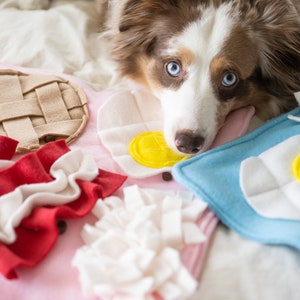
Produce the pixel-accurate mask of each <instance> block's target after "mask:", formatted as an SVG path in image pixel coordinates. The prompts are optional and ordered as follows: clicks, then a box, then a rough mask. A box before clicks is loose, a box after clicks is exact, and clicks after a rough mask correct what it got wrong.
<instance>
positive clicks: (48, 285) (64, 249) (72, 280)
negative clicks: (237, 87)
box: [0, 65, 253, 300]
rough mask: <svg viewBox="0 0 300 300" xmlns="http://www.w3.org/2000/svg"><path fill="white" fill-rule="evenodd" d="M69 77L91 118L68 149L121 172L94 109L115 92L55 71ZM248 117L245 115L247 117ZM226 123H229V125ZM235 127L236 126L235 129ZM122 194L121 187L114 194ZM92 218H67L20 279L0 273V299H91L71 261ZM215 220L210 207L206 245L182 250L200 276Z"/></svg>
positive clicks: (156, 183)
mask: <svg viewBox="0 0 300 300" xmlns="http://www.w3.org/2000/svg"><path fill="white" fill-rule="evenodd" d="M0 68H1V69H14V70H19V71H22V72H24V73H39V74H49V73H51V74H53V72H51V71H46V70H40V69H36V70H34V69H26V68H21V67H15V66H10V65H0ZM55 75H58V76H61V77H64V78H67V79H69V80H70V81H72V82H73V83H75V84H77V85H78V86H81V87H82V88H83V89H84V91H85V93H86V95H87V97H88V100H89V113H90V119H89V122H88V124H87V127H86V128H85V130H84V132H83V134H82V135H81V136H80V137H79V138H78V139H77V140H76V141H75V142H74V143H73V144H71V145H70V148H71V149H76V148H80V149H82V150H83V151H84V153H89V154H92V155H93V157H94V158H95V160H96V162H97V165H98V167H99V168H100V169H104V170H107V171H110V172H114V173H121V170H120V168H119V167H118V165H117V164H116V163H115V162H114V161H113V160H112V159H111V157H110V154H109V153H108V151H107V150H106V149H105V148H104V147H103V145H102V144H101V141H100V140H99V138H98V135H97V128H96V124H97V112H98V109H99V108H100V107H101V105H102V104H103V103H104V102H105V101H106V99H107V98H108V97H109V96H110V95H112V93H114V91H112V90H111V91H103V92H96V91H94V90H93V89H92V88H90V87H89V86H88V85H87V84H86V83H84V82H82V81H80V80H78V79H76V78H73V77H70V76H67V75H64V74H55ZM245 115H247V116H252V115H253V114H252V115H251V113H249V111H248V112H247V113H245ZM245 115H242V117H241V120H242V121H243V123H244V121H245V120H244V119H245ZM249 118H250V117H248V119H249ZM228 126H229V125H228ZM247 126H248V123H245V125H244V127H243V128H241V126H233V127H232V126H229V127H230V130H228V128H229V127H227V126H224V130H223V133H222V134H220V135H219V137H218V139H219V142H218V140H217V141H216V142H215V145H219V144H222V143H224V142H226V141H229V140H231V139H233V138H235V137H237V136H239V135H242V134H243V133H244V132H245V128H247ZM235 128H236V129H235ZM132 184H137V185H139V186H140V187H148V188H159V189H182V187H181V186H180V185H179V184H177V183H176V182H174V181H170V182H166V181H163V180H162V177H161V175H157V176H153V177H150V178H146V179H132V178H128V179H127V181H126V183H125V186H128V185H132ZM117 194H118V195H119V196H120V195H122V190H119V191H118V193H117ZM94 221H95V220H94V218H93V217H92V216H91V215H89V216H87V217H84V218H82V219H80V220H69V221H67V225H68V227H67V231H66V232H65V233H64V234H63V235H62V236H60V237H59V238H58V241H57V243H56V245H55V246H54V248H53V249H52V251H51V252H50V254H49V255H48V256H47V257H46V258H45V259H44V260H43V261H42V262H41V263H40V264H39V265H38V266H36V267H35V268H34V269H30V270H26V269H20V270H18V274H19V279H17V280H13V281H8V280H7V279H5V278H3V277H1V276H0V290H1V297H3V299H8V300H9V299H23V300H27V299H28V300H29V299H30V300H35V299H56V300H66V299H72V300H77V299H78V300H79V299H80V300H90V299H94V298H87V297H84V296H83V295H82V292H81V289H80V285H79V281H78V273H77V271H76V270H75V269H74V268H73V267H71V260H72V258H73V256H74V253H75V251H76V249H78V248H79V247H81V246H82V245H83V242H82V240H81V238H80V232H81V229H82V226H83V224H85V223H87V222H89V223H93V222H94ZM216 224H217V219H216V217H215V216H214V215H213V213H212V212H211V211H210V210H207V212H206V213H205V214H204V215H203V217H202V218H201V220H200V223H199V226H200V228H201V229H202V230H203V232H204V234H206V235H207V237H208V239H207V242H206V243H205V244H202V245H200V247H195V246H194V247H191V246H190V247H188V248H186V249H184V251H183V252H182V259H183V261H184V263H185V265H186V266H187V268H188V269H189V270H190V272H191V273H192V274H193V275H194V276H195V277H199V275H200V273H201V269H202V266H203V263H204V260H205V256H206V252H207V251H208V246H209V243H210V240H211V238H212V236H213V232H214V229H215V226H216Z"/></svg>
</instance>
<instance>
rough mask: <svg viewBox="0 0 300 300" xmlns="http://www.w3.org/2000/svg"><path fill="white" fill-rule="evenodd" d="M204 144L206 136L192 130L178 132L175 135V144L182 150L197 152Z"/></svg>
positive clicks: (191, 152) (190, 152)
mask: <svg viewBox="0 0 300 300" xmlns="http://www.w3.org/2000/svg"><path fill="white" fill-rule="evenodd" d="M203 144H204V138H203V137H202V136H200V135H195V134H193V133H192V132H189V131H184V132H178V133H176V136H175V145H176V147H177V149H178V150H179V151H180V152H183V153H188V154H197V153H198V152H199V151H200V150H201V148H202V146H203Z"/></svg>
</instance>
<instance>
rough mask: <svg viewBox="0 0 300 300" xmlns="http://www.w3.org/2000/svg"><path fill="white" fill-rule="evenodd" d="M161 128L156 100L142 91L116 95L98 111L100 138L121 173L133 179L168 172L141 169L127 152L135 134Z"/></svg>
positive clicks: (157, 101) (159, 110) (163, 169)
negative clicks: (120, 169)
mask: <svg viewBox="0 0 300 300" xmlns="http://www.w3.org/2000/svg"><path fill="white" fill-rule="evenodd" d="M112 112H113V116H112ZM162 129H163V123H162V113H161V106H160V103H159V100H158V99H156V98H155V97H154V96H152V95H151V94H150V93H149V92H146V91H143V90H136V89H135V90H132V91H122V92H119V93H116V94H114V95H113V96H111V97H110V98H109V99H108V100H107V101H106V103H105V104H104V105H103V106H102V107H101V109H100V110H99V112H98V121H97V130H98V134H99V137H100V138H101V140H102V142H103V144H104V146H105V147H106V148H107V149H108V150H109V152H110V153H111V155H112V157H113V159H114V160H115V161H116V162H117V163H118V164H119V166H120V167H121V168H122V170H123V172H124V173H125V174H127V175H130V176H131V177H134V178H143V177H148V176H152V175H155V174H159V173H162V172H164V171H169V170H171V167H164V168H159V169H156V168H148V167H145V166H142V165H141V164H139V163H137V162H136V161H135V160H134V159H133V158H132V156H131V155H130V153H129V144H130V142H131V141H132V140H133V139H134V138H135V137H136V136H137V135H139V134H141V133H143V132H148V131H162Z"/></svg>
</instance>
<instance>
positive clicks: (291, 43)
mask: <svg viewBox="0 0 300 300" xmlns="http://www.w3.org/2000/svg"><path fill="white" fill-rule="evenodd" d="M97 5H98V9H99V11H100V15H101V20H102V26H103V30H104V32H106V34H107V36H109V37H110V43H111V45H112V57H113V59H114V61H115V62H116V65H117V70H118V72H119V73H120V75H121V76H124V77H127V78H130V79H132V80H134V81H136V82H138V83H141V84H143V85H144V86H145V87H147V88H148V89H149V90H151V91H152V92H153V94H154V95H156V96H157V98H158V99H159V100H160V101H161V105H162V110H163V115H164V136H165V139H166V142H167V143H168V145H169V146H170V147H171V148H172V149H173V150H174V151H177V152H179V153H185V154H191V155H196V154H198V153H201V152H203V151H206V150H207V149H208V148H209V147H210V145H211V144H212V142H213V140H214V138H215V136H216V134H217V132H218V130H219V129H220V128H221V127H222V125H223V123H224V120H225V119H226V116H227V115H228V114H229V113H230V112H231V111H233V110H236V109H238V108H241V107H244V106H247V105H253V106H254V107H255V109H256V115H257V116H258V118H260V119H261V120H267V119H270V118H272V117H275V116H277V115H279V114H281V113H283V112H286V111H289V110H291V109H293V108H294V107H296V106H297V103H296V101H295V99H294V96H293V94H294V92H296V91H299V90H300V17H299V14H300V0H164V1H161V0H100V1H99V0H98V4H97Z"/></svg>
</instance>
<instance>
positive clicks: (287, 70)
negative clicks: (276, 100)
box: [253, 0, 300, 96]
mask: <svg viewBox="0 0 300 300" xmlns="http://www.w3.org/2000/svg"><path fill="white" fill-rule="evenodd" d="M253 5H255V9H256V14H257V15H256V21H257V22H256V23H254V24H255V25H254V28H253V29H254V30H253V32H254V34H255V35H256V39H257V44H258V49H259V56H260V69H261V76H262V79H263V80H264V82H265V84H266V87H267V88H268V90H269V91H270V93H272V94H274V95H276V96H288V95H292V94H293V93H294V92H296V91H299V90H300V17H299V12H297V10H296V8H295V6H294V5H293V3H292V2H291V1H290V0H264V1H259V0H257V1H253Z"/></svg>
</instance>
